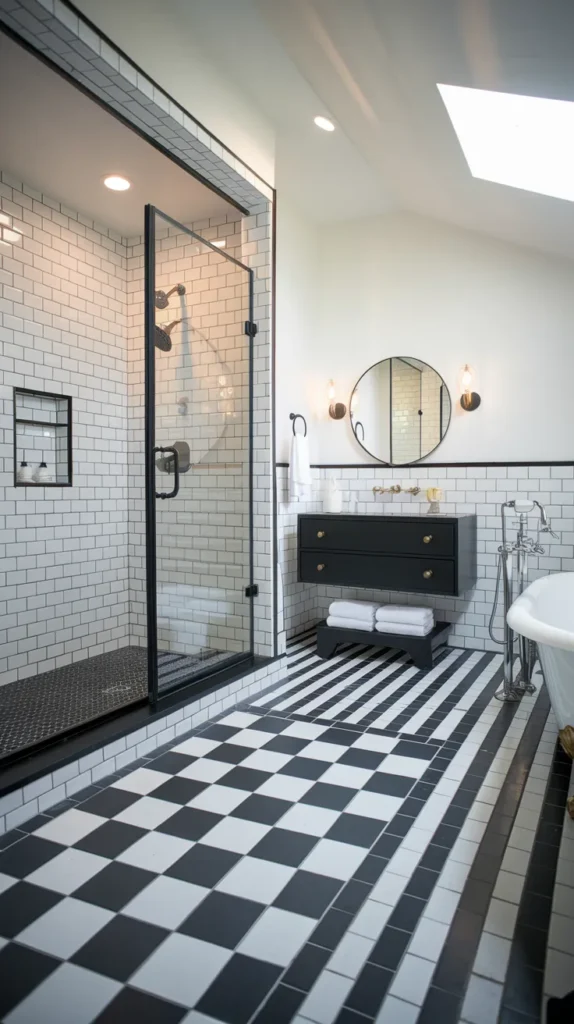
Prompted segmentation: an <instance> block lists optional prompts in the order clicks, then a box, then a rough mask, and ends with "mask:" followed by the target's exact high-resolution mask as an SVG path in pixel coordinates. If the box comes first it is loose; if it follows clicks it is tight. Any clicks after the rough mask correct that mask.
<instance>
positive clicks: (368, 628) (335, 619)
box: [327, 615, 375, 633]
mask: <svg viewBox="0 0 574 1024" xmlns="http://www.w3.org/2000/svg"><path fill="white" fill-rule="evenodd" d="M327 625H328V626H337V627H338V628H339V629H361V630H363V629H364V631H365V633H372V632H373V630H374V628H375V620H374V619H373V620H372V621H371V622H367V621H366V620H365V619H345V618H341V616H339V615H329V617H328V619H327Z"/></svg>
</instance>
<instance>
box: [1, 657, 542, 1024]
mask: <svg viewBox="0 0 574 1024" xmlns="http://www.w3.org/2000/svg"><path fill="white" fill-rule="evenodd" d="M290 660H291V671H290V676H289V678H288V679H287V680H286V681H285V683H283V684H280V685H279V686H276V687H275V688H274V690H273V691H272V692H269V693H267V694H264V695H263V696H261V697H258V698H257V699H256V700H255V702H254V703H253V704H251V705H249V706H242V707H241V708H240V709H236V710H234V711H230V712H226V713H225V714H224V715H223V716H222V717H221V718H220V720H219V721H217V722H216V723H211V724H209V723H208V724H206V725H205V726H203V727H201V729H200V730H196V731H195V733H194V735H192V736H190V737H189V738H184V739H182V740H181V741H179V742H177V743H176V744H175V745H173V746H172V747H171V749H169V750H166V751H164V752H162V753H160V754H159V755H158V754H154V755H153V757H151V758H148V759H145V761H143V762H140V763H139V764H138V765H137V766H135V767H131V768H130V769H127V770H126V771H125V772H124V773H122V774H120V775H118V776H115V777H114V778H113V779H111V780H107V782H102V784H101V788H98V790H92V791H91V792H90V793H89V794H86V795H85V797H86V798H84V797H82V795H81V794H79V795H78V797H77V800H78V802H77V804H76V805H75V806H68V807H67V808H66V809H64V810H63V811H61V812H59V811H58V809H55V810H54V811H53V812H48V814H47V815H45V816H42V817H41V818H39V819H36V820H35V821H33V822H30V823H29V825H28V827H27V829H25V831H26V834H25V835H23V834H22V833H19V835H18V836H15V840H16V841H15V842H14V843H12V844H11V845H7V846H6V847H5V848H4V849H3V851H2V852H1V853H0V935H1V936H2V938H0V977H1V978H2V984H1V986H0V1017H1V1018H2V1020H4V1021H6V1024H35V1022H40V1021H42V1022H46V1024H50V1022H54V1024H55V1022H58V1024H89V1022H93V1021H98V1022H101V1024H112V1022H120V1021H121V1022H125V1021H128V1020H130V1021H131V1020H133V1021H137V1022H141V1024H146V1022H158V1024H163V1022H165V1024H170V1022H174V1024H175V1022H185V1024H214V1022H226V1024H249V1022H257V1024H288V1022H291V1021H293V1022H295V1021H297V1022H298V1024H305V1022H308V1021H311V1022H315V1024H333V1022H337V1024H368V1022H373V1021H375V1020H376V1022H377V1024H415V1022H419V1024H423V1022H424V1024H427V1022H429V1021H433V1022H435V1021H437V1020H440V1021H441V1024H450V1022H451V1021H452V1022H457V1021H458V1020H459V1019H460V1020H465V1021H469V1022H470V1024H476V1022H477V1024H483V1022H484V1024H486V1021H487V1020H488V1021H489V1022H490V1021H493V1020H495V1019H496V1018H495V1017H488V1018H487V1017H485V1016H483V1017H480V1016H477V1012H478V1011H475V1010H473V1009H472V1007H471V1008H470V1009H468V1013H467V1008H466V1006H467V1004H466V1002H465V1003H464V1005H463V1000H464V989H463V990H462V991H461V992H460V993H459V994H458V995H456V993H455V992H453V991H452V986H453V984H454V982H451V976H450V975H448V976H447V974H445V971H444V970H443V975H444V978H443V980H442V981H441V978H440V977H439V978H438V980H437V977H436V975H437V972H439V971H440V960H439V958H440V956H441V951H443V954H444V950H445V949H446V948H448V937H449V934H450V931H452V928H453V927H454V924H455V922H456V920H457V918H456V914H457V913H459V912H463V911H464V912H465V913H469V914H471V915H474V916H475V917H476V916H477V914H478V911H479V907H478V905H479V903H480V900H481V899H482V903H483V904H484V907H483V910H484V913H483V916H482V923H484V916H485V915H486V910H487V908H488V900H487V899H486V897H487V896H488V898H490V895H491V893H492V889H493V886H494V883H495V881H496V872H495V874H494V876H493V877H492V878H491V880H490V881H491V885H490V889H489V890H488V893H487V888H488V886H487V883H486V882H485V881H484V880H483V881H480V880H479V879H473V876H472V870H471V865H472V864H473V863H474V862H475V859H476V857H477V854H478V852H479V847H480V844H481V840H482V839H483V837H484V833H485V830H486V829H487V824H488V823H489V819H490V816H491V814H493V818H492V820H491V821H490V825H492V821H493V820H494V817H495V815H494V812H496V810H497V808H496V807H495V804H497V800H498V797H499V796H500V794H501V793H502V792H503V790H504V783H505V779H506V772H507V770H508V769H509V767H510V766H511V763H513V757H514V754H515V753H516V750H517V748H518V747H519V744H521V743H524V742H525V739H524V737H525V736H527V734H528V735H529V733H528V730H529V729H530V730H532V728H533V723H534V728H535V730H536V728H537V724H538V723H539V721H540V722H541V724H540V731H541V730H542V728H543V726H544V721H545V720H546V717H547V711H548V709H547V705H544V707H541V706H539V704H537V703H536V700H537V698H529V699H528V700H526V701H524V702H523V704H522V705H520V707H518V708H517V707H513V708H508V707H503V706H501V705H496V704H494V703H493V701H492V694H493V691H494V689H495V688H496V686H497V685H498V684H499V677H500V657H499V656H498V655H492V654H481V653H480V652H472V653H470V652H467V651H460V650H456V651H455V650H450V649H448V650H447V649H445V650H443V651H442V652H439V654H438V657H437V663H436V666H435V668H434V669H433V670H432V671H431V672H426V673H425V672H420V671H417V670H416V669H414V668H413V667H412V666H410V664H409V662H408V660H407V659H406V658H405V657H404V656H402V655H401V656H399V655H398V654H397V652H390V651H386V652H381V651H380V650H374V649H371V648H365V649H361V648H357V647H355V648H351V649H349V650H347V651H345V652H343V653H342V654H341V655H340V656H339V657H337V658H335V659H333V660H332V661H330V662H329V663H328V664H326V663H324V662H320V661H319V660H318V659H317V658H316V657H315V655H314V648H313V640H312V637H309V638H304V639H303V640H300V641H298V642H297V643H295V644H294V645H293V646H292V647H291V652H290ZM535 746H536V745H534V748H533V749H535ZM532 756H533V755H532ZM531 760H532V757H531ZM516 799H518V797H517V798H516ZM506 817H507V818H508V817H510V815H509V813H508V807H507V813H506ZM511 820H512V819H511ZM502 824H503V822H502V820H501V823H500V827H501V828H502ZM508 831H510V827H509V829H508ZM507 839H508V835H507ZM498 840H499V841H498V845H497V849H499V854H500V857H499V859H501V858H502V854H503V848H504V845H505V844H504V843H502V837H501V835H500V834H498ZM501 844H502V845H501ZM499 866H500V865H499ZM491 874H492V871H491ZM473 882H474V888H473V889H472V891H471V894H470V898H469V900H467V903H468V905H467V904H465V903H464V899H465V898H466V897H465V893H466V892H467V889H468V885H469V883H473ZM481 885H482V886H483V889H480V886H481ZM485 887H486V888H485ZM485 900H486V902H485ZM481 905H482V904H481ZM461 908H462V911H461ZM465 908H466V909H465ZM449 930H450V931H449ZM463 934H464V933H463ZM478 939H480V929H479V934H478V937H477V941H478ZM473 959H474V958H473V957H470V959H469V958H468V955H467V960H468V971H467V974H468V977H466V978H465V979H464V987H465V988H466V985H467V983H468V981H469V979H470V975H471V971H472V969H473ZM459 974H460V969H459ZM453 977H454V975H453ZM472 977H473V978H474V977H475V975H474V974H473V975H472ZM476 977H477V978H478V981H482V980H483V979H482V978H481V977H480V975H479V974H478V975H476ZM473 999H474V1002H475V1003H476V1005H482V1000H481V998H480V997H479V996H477V993H476V991H475V992H474V995H473ZM491 1006H492V1000H491V1002H490V1003H489V1007H491ZM489 1012H490V1010H489ZM473 1014H474V1015H473ZM501 1019H502V1018H501ZM505 1019H506V1018H505ZM510 1019H511V1018H510V1017H508V1021H510ZM516 1019H517V1020H518V1019H519V1018H518V1017H517V1018H516ZM520 1019H522V1018H520ZM533 1019H534V1018H532V1019H530V1018H528V1017H524V1021H525V1022H526V1024H528V1021H529V1020H530V1024H532V1020H533ZM512 1020H514V1018H512Z"/></svg>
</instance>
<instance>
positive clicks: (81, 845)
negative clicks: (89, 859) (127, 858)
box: [75, 821, 146, 860]
mask: <svg viewBox="0 0 574 1024" xmlns="http://www.w3.org/2000/svg"><path fill="white" fill-rule="evenodd" d="M145 834H146V830H145V829H143V828H136V826H135V825H126V824H125V823H124V822H123V821H106V822H105V823H104V824H103V825H100V827H99V828H96V829H94V831H93V832H90V833H89V834H88V835H87V836H84V838H83V839H80V840H79V842H77V843H76V844H75V848H76V849H77V850H84V851H85V852H86V853H95V854H97V855H98V856H100V857H108V858H109V859H110V860H111V859H112V858H113V857H117V856H119V854H120V853H123V852H124V850H127V848H128V846H131V845H132V844H133V843H135V842H136V841H137V840H138V839H141V837H142V836H145Z"/></svg>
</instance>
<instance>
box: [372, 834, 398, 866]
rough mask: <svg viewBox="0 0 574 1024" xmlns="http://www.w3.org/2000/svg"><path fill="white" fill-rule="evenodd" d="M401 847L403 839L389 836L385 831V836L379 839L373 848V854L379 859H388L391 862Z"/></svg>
mask: <svg viewBox="0 0 574 1024" xmlns="http://www.w3.org/2000/svg"><path fill="white" fill-rule="evenodd" d="M400 845H401V837H400V836H396V835H389V833H388V832H387V831H386V830H385V832H384V833H383V835H382V836H381V837H380V838H379V839H377V842H376V843H375V845H374V846H373V849H372V850H371V853H374V854H375V855H376V856H377V857H386V858H387V859H389V860H390V858H391V857H392V856H393V853H395V851H396V850H398V848H399V846H400Z"/></svg>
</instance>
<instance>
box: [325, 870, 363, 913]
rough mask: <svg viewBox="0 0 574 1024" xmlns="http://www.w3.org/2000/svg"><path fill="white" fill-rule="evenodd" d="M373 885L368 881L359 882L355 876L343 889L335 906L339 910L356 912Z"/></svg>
mask: <svg viewBox="0 0 574 1024" xmlns="http://www.w3.org/2000/svg"><path fill="white" fill-rule="evenodd" d="M371 889H372V886H371V885H369V884H368V883H367V882H359V881H356V880H355V879H354V878H352V879H351V881H350V882H347V884H346V885H345V886H344V887H343V888H342V889H341V892H340V893H339V895H338V896H337V899H336V900H335V902H334V904H333V906H334V907H336V909H337V910H344V911H345V912H346V913H347V914H356V912H357V910H358V909H359V907H362V906H363V903H364V902H365V900H366V899H367V896H370V894H371Z"/></svg>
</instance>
